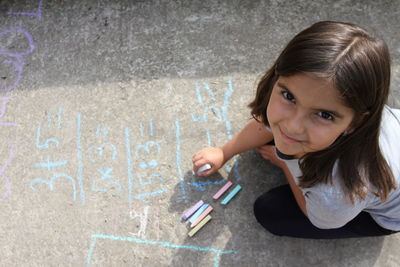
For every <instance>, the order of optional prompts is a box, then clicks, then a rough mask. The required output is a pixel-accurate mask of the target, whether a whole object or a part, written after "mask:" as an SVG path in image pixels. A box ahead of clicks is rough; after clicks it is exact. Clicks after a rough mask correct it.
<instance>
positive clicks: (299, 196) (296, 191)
mask: <svg viewBox="0 0 400 267" xmlns="http://www.w3.org/2000/svg"><path fill="white" fill-rule="evenodd" d="M283 165H284V166H282V170H283V173H284V174H285V176H286V179H287V180H288V182H289V185H290V189H292V192H293V195H294V198H295V199H296V202H297V205H299V208H300V209H301V211H302V212H303V213H304V215H306V216H307V208H306V199H305V198H304V195H303V192H302V191H301V189H300V188H299V186H298V185H297V184H296V182H295V181H294V179H293V176H292V174H291V173H290V171H289V169H288V167H287V166H286V164H285V163H283Z"/></svg>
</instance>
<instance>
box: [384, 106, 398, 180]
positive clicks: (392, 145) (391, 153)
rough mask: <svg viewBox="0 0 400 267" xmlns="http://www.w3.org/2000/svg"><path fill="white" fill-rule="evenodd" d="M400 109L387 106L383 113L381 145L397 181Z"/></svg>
mask: <svg viewBox="0 0 400 267" xmlns="http://www.w3.org/2000/svg"><path fill="white" fill-rule="evenodd" d="M399 140H400V109H395V108H390V107H389V106H385V108H384V110H383V114H382V122H381V129H380V135H379V146H380V149H381V152H382V155H383V157H384V158H385V160H386V162H387V163H388V164H389V167H390V168H391V170H392V172H393V175H394V177H395V179H396V180H397V181H399V179H400V160H399V159H400V142H399Z"/></svg>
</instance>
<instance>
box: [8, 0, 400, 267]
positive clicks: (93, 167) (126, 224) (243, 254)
mask: <svg viewBox="0 0 400 267" xmlns="http://www.w3.org/2000/svg"><path fill="white" fill-rule="evenodd" d="M399 16H400V2H399V1H272V0H271V1H258V0H244V1H234V0H232V1H228V0H225V1H224V0H221V1H208V0H206V1H128V0H125V1H122V0H121V1H104V0H103V1H100V0H99V1H95V0H81V1H77V0H64V1H62V0H52V1H47V0H42V1H41V0H21V1H20V0H18V1H15V0H0V88H1V90H2V93H1V107H2V109H1V112H0V114H1V116H0V117H1V123H0V127H1V132H2V134H1V137H0V140H1V147H0V148H1V149H0V160H1V161H0V162H1V166H2V167H1V169H0V230H1V235H0V244H1V253H0V266H363V267H364V266H400V256H399V253H398V248H399V242H400V240H399V235H394V236H390V237H386V238H364V239H349V240H329V241H326V240H305V239H293V238H286V237H277V236H273V235H272V234H270V233H268V232H266V231H264V230H263V229H262V228H261V227H260V226H259V225H258V224H257V222H256V221H255V219H254V217H253V215H252V204H253V202H254V200H255V199H256V197H257V196H258V195H260V194H261V193H262V192H264V191H266V190H268V189H270V188H272V187H274V186H277V185H279V184H283V183H285V179H284V177H283V175H282V173H281V172H280V170H279V169H278V168H276V167H274V166H272V165H270V164H268V163H267V162H265V161H264V160H262V159H261V158H260V156H259V155H257V154H256V153H255V152H254V151H249V152H246V153H243V154H242V155H240V156H238V157H237V158H235V159H234V160H232V161H231V162H229V164H228V165H227V167H226V168H224V169H223V170H221V172H220V173H219V174H218V175H215V176H213V177H211V178H209V179H200V178H198V177H196V176H193V175H192V174H191V172H190V170H191V156H192V154H193V153H194V152H195V151H197V150H198V149H200V148H202V147H203V146H204V145H208V144H211V145H221V144H223V143H224V142H225V141H226V140H228V139H229V138H231V136H232V135H233V134H235V133H237V132H238V131H239V129H240V128H241V127H242V126H243V125H244V124H245V123H246V121H247V120H248V119H249V117H250V115H249V110H248V109H247V108H246V105H247V104H248V103H249V101H251V99H252V97H253V95H254V91H255V86H256V84H257V80H258V79H259V78H260V76H261V75H262V73H263V72H264V71H265V70H266V69H267V68H268V66H269V65H270V64H271V62H272V61H273V60H274V59H275V57H276V56H277V53H278V52H279V51H280V49H282V48H283V46H284V45H285V44H286V42H287V41H288V40H289V39H290V38H291V37H292V36H293V35H294V34H296V33H297V32H298V31H300V30H302V29H303V28H305V27H307V26H309V25H310V24H312V23H314V22H316V21H319V20H341V21H350V22H354V23H358V24H360V25H363V26H364V27H367V28H368V29H370V30H371V31H373V32H375V33H376V34H378V35H380V36H382V37H383V38H384V39H385V40H386V41H387V43H388V45H389V47H390V50H391V55H392V61H393V67H392V68H393V79H392V90H393V92H392V95H391V99H390V103H391V105H392V106H395V107H399V106H400V105H399V102H398V100H400V95H399V93H400V91H399V85H400V66H399V64H400V46H399V41H400V40H399V38H400V37H399V36H400V35H399V30H398V25H399V24H400V19H399ZM223 178H229V179H230V180H232V181H234V182H235V183H239V184H241V185H242V187H243V189H242V191H241V192H240V193H239V195H238V196H237V197H236V198H235V199H234V200H233V201H232V202H231V203H230V204H229V205H228V206H226V207H223V206H222V205H220V204H219V203H218V202H213V201H212V195H213V194H214V193H215V192H216V191H217V190H218V188H219V187H220V186H221V185H220V183H221V182H222V181H223V180H222V179H223ZM200 199H202V200H204V201H206V202H208V203H210V204H212V206H213V207H214V211H213V213H212V217H213V219H212V220H211V222H210V223H208V224H207V225H206V226H205V227H204V229H202V230H201V231H200V232H198V233H197V234H196V235H195V236H194V237H193V238H189V237H188V236H187V232H188V229H187V225H186V224H184V223H180V222H179V219H180V216H181V214H182V213H183V212H184V211H185V210H186V209H187V208H189V207H190V206H191V205H192V204H194V203H195V202H197V201H198V200H200Z"/></svg>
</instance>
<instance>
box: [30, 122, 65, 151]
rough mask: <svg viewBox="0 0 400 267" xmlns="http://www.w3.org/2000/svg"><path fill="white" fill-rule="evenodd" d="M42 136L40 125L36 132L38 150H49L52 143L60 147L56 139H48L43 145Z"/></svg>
mask: <svg viewBox="0 0 400 267" xmlns="http://www.w3.org/2000/svg"><path fill="white" fill-rule="evenodd" d="M40 135H41V131H40V125H39V126H38V127H37V130H36V147H37V148H39V149H45V148H49V147H50V144H51V143H53V144H54V145H55V146H56V147H57V148H58V146H59V145H60V142H59V141H58V140H57V139H56V138H47V139H46V141H45V142H44V143H42V144H41V142H40Z"/></svg>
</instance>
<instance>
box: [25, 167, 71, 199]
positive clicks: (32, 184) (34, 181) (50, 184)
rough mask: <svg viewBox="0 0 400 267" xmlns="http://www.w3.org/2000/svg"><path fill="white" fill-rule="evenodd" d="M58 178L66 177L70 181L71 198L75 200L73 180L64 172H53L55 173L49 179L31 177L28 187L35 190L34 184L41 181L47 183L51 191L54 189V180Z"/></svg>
mask: <svg viewBox="0 0 400 267" xmlns="http://www.w3.org/2000/svg"><path fill="white" fill-rule="evenodd" d="M58 179H67V180H68V181H70V182H71V185H72V199H73V200H74V201H75V200H76V184H75V180H74V179H73V178H72V177H71V176H69V175H67V174H65V173H55V174H54V175H53V176H52V177H51V178H50V181H46V180H44V179H41V178H36V179H33V180H32V181H31V182H30V183H29V186H30V188H31V189H32V190H33V191H37V189H36V187H35V185H36V184H37V183H42V184H45V185H47V187H48V188H49V190H50V191H53V190H54V182H55V181H56V180H58Z"/></svg>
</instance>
